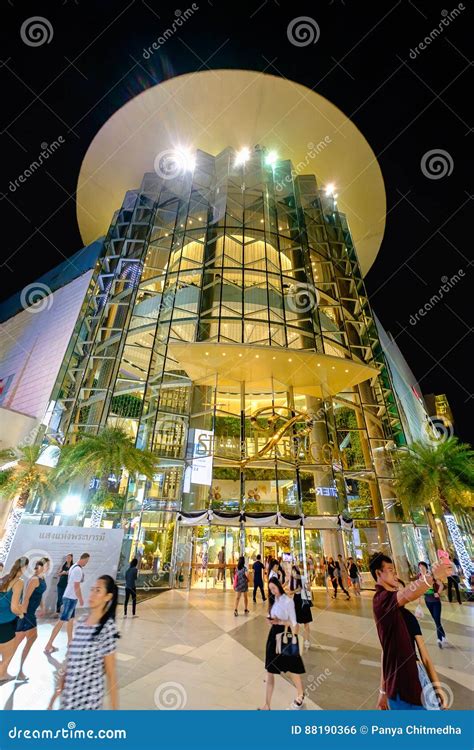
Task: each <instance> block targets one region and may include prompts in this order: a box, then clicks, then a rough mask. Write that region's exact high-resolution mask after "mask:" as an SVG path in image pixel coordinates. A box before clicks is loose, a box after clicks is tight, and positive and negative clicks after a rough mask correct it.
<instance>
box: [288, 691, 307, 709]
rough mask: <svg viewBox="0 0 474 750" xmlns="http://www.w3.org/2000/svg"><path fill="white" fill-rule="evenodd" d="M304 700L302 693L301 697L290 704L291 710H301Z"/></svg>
mask: <svg viewBox="0 0 474 750" xmlns="http://www.w3.org/2000/svg"><path fill="white" fill-rule="evenodd" d="M304 698H305V696H304V693H303V695H299V696H298V697H297V698H295V700H294V701H293V703H292V704H291V708H292V709H293V710H294V711H299V710H300V709H301V708H303V703H304Z"/></svg>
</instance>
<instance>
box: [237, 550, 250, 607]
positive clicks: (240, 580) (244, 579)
mask: <svg viewBox="0 0 474 750" xmlns="http://www.w3.org/2000/svg"><path fill="white" fill-rule="evenodd" d="M248 590H249V579H248V575H247V568H246V567H245V558H244V557H243V556H242V555H241V556H240V557H239V561H238V563H237V570H236V571H235V575H234V591H235V594H236V596H235V607H234V615H235V617H237V615H238V614H239V602H240V597H241V596H242V594H243V595H244V606H245V609H244V614H245V615H248V613H249V598H248Z"/></svg>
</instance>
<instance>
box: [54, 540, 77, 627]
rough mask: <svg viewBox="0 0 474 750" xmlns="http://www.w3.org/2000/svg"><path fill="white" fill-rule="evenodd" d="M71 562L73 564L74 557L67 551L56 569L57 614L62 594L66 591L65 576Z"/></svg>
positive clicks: (59, 609)
mask: <svg viewBox="0 0 474 750" xmlns="http://www.w3.org/2000/svg"><path fill="white" fill-rule="evenodd" d="M73 564H74V558H73V556H72V554H71V553H69V554H68V555H66V558H65V560H64V562H63V563H62V564H61V565H60V566H59V568H58V571H57V576H58V585H57V587H56V591H57V599H56V614H57V615H59V613H60V611H61V606H62V603H63V596H64V592H65V591H66V586H67V577H68V574H69V571H70V569H71V568H72V566H73Z"/></svg>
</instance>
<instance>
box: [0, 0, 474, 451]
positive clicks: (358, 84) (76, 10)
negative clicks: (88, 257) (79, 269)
mask: <svg viewBox="0 0 474 750" xmlns="http://www.w3.org/2000/svg"><path fill="white" fill-rule="evenodd" d="M196 5H198V6H199V8H198V9H197V10H196V11H195V12H194V13H193V15H192V17H191V18H190V19H189V20H188V21H187V22H186V23H184V24H183V25H182V27H181V28H180V29H179V31H178V32H177V33H176V34H175V35H174V36H172V37H171V38H170V39H168V40H167V41H166V43H165V45H164V46H163V47H162V49H161V50H160V51H159V52H156V53H155V54H154V55H153V57H152V59H151V60H148V61H146V60H144V59H143V57H142V52H143V49H144V48H145V47H149V46H150V44H151V43H152V42H153V41H154V40H155V39H156V38H157V37H158V36H159V35H160V33H162V32H163V31H164V30H165V29H166V28H168V27H169V26H170V25H171V23H172V22H173V20H174V19H175V18H176V17H177V15H179V11H181V12H184V11H185V10H186V8H188V7H190V6H191V3H188V2H187V0H186V2H183V3H182V4H181V5H179V6H178V5H177V4H176V3H173V4H172V3H167V2H160V3H157V2H154V1H153V0H146V2H145V1H142V0H114V2H108V1H106V0H100V2H98V1H96V2H90V1H87V0H77V1H75V0H51V1H50V2H34V3H28V2H22V0H4V2H3V3H2V11H3V35H2V55H1V57H2V71H1V72H2V100H3V102H2V103H3V107H2V109H3V115H2V127H1V130H2V141H1V143H2V146H1V155H2V166H3V172H2V184H1V186H0V192H1V195H2V198H3V200H2V201H1V203H0V208H1V210H2V229H3V232H2V245H1V256H2V263H3V265H2V270H1V279H2V297H7V296H9V295H10V294H11V293H13V292H15V291H17V290H20V289H22V288H23V287H24V286H25V285H26V284H28V283H30V282H31V281H33V280H34V279H35V278H36V277H38V276H39V275H40V274H42V273H44V272H45V271H47V270H49V269H50V268H52V267H53V266H55V265H57V264H58V263H60V262H61V261H62V260H63V259H64V258H65V257H68V256H70V255H72V254H73V253H74V252H76V251H77V250H78V249H79V248H80V247H81V246H82V243H81V239H80V235H79V230H78V226H77V221H76V210H75V203H74V200H75V198H74V190H75V187H76V182H77V176H78V173H79V169H80V166H81V162H82V159H83V156H84V154H85V153H86V151H87V148H88V146H89V144H90V142H91V141H92V139H93V138H94V136H95V134H96V133H97V131H98V130H99V129H100V128H101V126H102V125H103V123H104V122H106V121H107V120H108V118H109V117H110V116H111V115H112V114H113V113H114V112H115V111H116V110H117V109H119V108H120V107H121V106H122V105H123V104H125V103H126V102H127V101H129V100H130V99H131V98H133V97H134V96H136V95H137V94H139V93H140V92H141V91H143V90H144V89H146V88H148V87H150V86H153V85H154V84H155V83H157V82H160V81H162V80H165V79H167V78H171V77H173V76H176V75H179V74H182V73H188V72H192V71H196V70H206V69H208V68H211V69H216V68H246V69H251V70H257V71H267V72H269V73H272V74H274V75H280V76H285V77H286V78H289V79H291V80H294V81H297V82H298V83H301V84H303V85H306V86H308V87H309V88H313V89H314V90H315V91H317V92H318V93H319V94H321V95H322V96H324V97H326V98H327V99H329V100H330V101H332V102H333V103H334V104H335V105H336V106H337V107H339V108H340V109H341V110H342V111H343V112H344V113H345V114H346V115H347V116H349V117H350V118H351V119H352V120H353V122H354V123H355V124H356V125H357V127H358V128H359V129H360V130H361V132H362V133H363V134H364V135H365V137H366V138H367V140H368V142H369V144H370V145H371V147H372V149H373V150H374V152H375V154H376V156H377V158H378V161H379V164H380V166H381V169H382V173H383V176H384V180H385V186H386V191H387V200H388V216H387V227H386V231H385V238H384V241H383V244H382V247H381V250H380V252H379V255H378V258H377V260H376V262H375V264H374V266H373V267H372V269H371V271H370V272H369V274H368V276H367V278H366V282H367V287H368V292H369V297H370V299H371V301H372V304H373V307H374V309H375V310H376V312H377V314H378V315H379V317H380V319H381V321H382V323H383V324H384V326H385V327H386V328H387V329H388V330H389V331H391V332H392V334H393V335H394V336H395V338H396V340H397V343H398V345H399V346H400V348H401V349H402V351H403V353H404V355H405V357H406V359H407V360H408V362H409V364H410V366H411V368H412V370H413V372H414V373H415V375H416V377H417V379H418V381H419V383H420V385H421V388H422V391H423V392H424V393H431V392H437V393H440V392H441V393H446V394H447V396H448V399H449V401H450V403H451V406H452V409H453V412H454V417H455V425H454V429H455V434H457V435H459V437H461V438H462V439H464V440H470V441H473V437H474V435H473V433H474V430H473V416H474V415H473V404H474V400H473V398H472V395H473V394H472V390H473V388H472V378H471V377H470V373H469V370H468V362H470V361H471V360H472V346H473V338H472V334H473V329H472V320H473V317H472V308H473V305H472V298H473V291H472V266H471V263H472V258H473V253H472V245H473V241H472V236H471V232H470V230H469V226H470V221H469V220H470V218H471V216H472V208H473V203H472V199H473V187H472V182H471V181H470V180H469V179H468V172H470V174H469V176H471V174H472V156H470V153H472V151H471V152H470V150H469V147H470V146H471V145H472V127H471V124H470V121H469V110H471V112H472V102H471V99H472V87H473V83H472V75H469V73H470V71H469V65H470V62H469V56H468V55H469V50H470V48H472V46H471V41H472V39H471V34H470V33H469V29H468V27H469V24H472V15H473V12H474V8H473V6H472V4H470V3H469V2H468V1H467V0H465V3H464V5H463V4H462V3H461V4H457V3H447V4H443V3H439V2H433V1H432V0H430V1H427V2H422V1H421V0H416V2H410V1H409V0H400V2H384V3H375V2H363V1H362V0H359V1H357V2H356V0H345V2H343V1H342V0H321V2H311V3H309V2H305V3H301V2H300V3H298V2H283V0H279V2H276V0H264V1H263V2H260V1H259V0H257V1H256V2H255V3H245V2H235V3H233V2H230V1H229V0H225V1H224V0H222V1H221V2H219V1H218V0H212V2H211V0H209V1H208V0H198V2H197V3H196ZM454 8H459V9H460V12H459V16H458V17H453V18H452V20H450V18H449V17H447V15H446V11H448V12H449V14H451V13H452V10H453V9H454ZM463 8H464V10H463ZM32 16H42V17H44V18H46V19H47V21H49V24H50V26H51V30H50V31H47V34H48V35H49V36H51V32H52V38H50V41H49V43H43V44H41V45H39V46H30V45H29V44H26V43H25V42H24V41H23V40H22V35H21V27H22V24H23V23H24V22H25V21H26V19H28V18H31V17H32ZM300 16H308V17H309V23H310V25H312V27H313V29H316V26H315V24H317V27H318V28H319V38H318V39H317V42H316V43H314V44H313V43H310V44H307V45H306V46H296V45H294V44H292V43H290V41H289V39H288V34H287V30H288V26H289V24H290V23H291V22H292V21H293V19H296V18H299V17H300ZM443 18H444V20H445V23H446V24H447V25H442V24H441V25H442V31H439V29H440V22H441V21H442V19H443ZM433 29H437V30H438V33H437V35H433V40H432V42H431V44H429V46H426V49H424V50H423V49H421V50H419V51H418V52H416V51H415V48H417V47H418V48H419V44H420V42H423V40H424V38H425V37H427V36H428V35H429V34H430V33H431V32H432V31H433ZM24 34H25V32H24ZM410 51H411V53H410ZM59 136H62V137H63V138H64V140H65V143H64V144H63V145H62V146H61V149H60V151H58V152H57V153H55V154H54V155H53V156H51V157H50V158H49V160H48V161H47V163H46V164H45V165H44V166H43V167H42V168H41V169H40V170H38V171H37V172H36V173H35V174H33V175H32V176H31V177H30V178H29V179H28V180H27V181H26V182H25V183H23V184H21V185H20V186H19V187H18V188H17V189H16V190H15V191H12V190H11V189H10V187H9V184H10V181H12V180H15V179H16V178H17V177H18V175H19V174H20V173H22V172H23V170H24V169H26V167H27V166H28V164H29V163H30V162H31V161H32V160H33V159H35V158H37V157H38V155H39V152H40V150H41V148H42V146H41V144H43V143H52V141H54V140H55V139H57V138H58V137H59ZM440 150H441V152H442V153H441V157H440V159H441V160H437V159H435V160H434V162H433V163H432V166H431V167H430V163H431V162H430V158H429V156H427V157H425V163H426V166H423V167H422V159H423V157H424V155H425V154H427V153H428V152H430V151H436V152H439V151H440ZM469 166H471V169H470V170H469ZM437 169H439V170H440V171H436V170H437ZM430 170H431V171H430ZM335 173H337V165H336V168H335ZM130 187H134V186H130ZM460 270H461V271H462V272H463V274H464V275H461V274H459V271H460ZM454 274H458V278H459V280H458V281H457V282H455V283H454V284H452V285H451V284H450V286H451V288H450V289H449V290H448V291H447V292H446V293H445V295H444V299H443V300H441V301H440V302H438V303H437V304H436V305H435V306H434V308H433V309H432V310H430V311H429V312H428V313H427V314H426V316H425V317H424V318H420V319H419V321H415V324H414V325H413V320H414V318H412V317H411V316H414V315H415V314H416V313H417V311H418V309H419V308H420V307H422V306H423V305H424V304H425V303H426V302H428V301H429V300H430V298H431V297H432V296H433V295H434V294H436V293H437V292H438V291H439V289H440V287H441V286H442V284H443V280H444V279H445V277H448V278H449V279H450V278H451V277H453V275H454ZM410 319H411V320H412V323H410Z"/></svg>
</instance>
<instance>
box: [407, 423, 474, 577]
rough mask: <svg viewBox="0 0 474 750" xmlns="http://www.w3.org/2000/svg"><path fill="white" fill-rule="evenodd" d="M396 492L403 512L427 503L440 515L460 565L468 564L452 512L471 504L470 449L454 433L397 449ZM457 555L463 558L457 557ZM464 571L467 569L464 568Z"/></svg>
mask: <svg viewBox="0 0 474 750" xmlns="http://www.w3.org/2000/svg"><path fill="white" fill-rule="evenodd" d="M395 485H396V488H397V494H398V496H399V498H400V501H401V503H402V506H403V509H404V511H405V513H406V515H407V516H410V514H411V512H412V511H414V510H424V509H425V508H427V507H428V506H429V505H430V504H431V503H432V504H433V507H434V509H435V511H436V513H437V514H439V515H440V516H444V520H445V522H446V526H447V528H448V530H449V533H450V535H451V537H452V538H453V537H454V536H456V540H454V538H453V542H454V541H455V548H456V551H457V553H458V557H459V559H460V562H461V564H462V565H463V568H466V567H467V569H468V570H469V569H470V568H471V563H470V558H469V555H468V552H467V550H466V549H465V547H464V542H463V541H462V539H461V537H460V535H459V531H458V530H457V525H456V522H455V520H454V518H453V515H452V513H453V512H456V511H461V510H466V509H467V508H469V507H471V506H472V499H471V495H470V493H471V492H473V491H474V450H472V448H471V446H469V445H467V444H466V443H461V442H459V440H458V439H457V438H455V437H451V438H448V439H447V440H445V441H443V442H438V443H434V444H433V443H422V442H416V443H412V444H411V445H409V446H408V447H407V448H405V449H403V451H401V452H400V453H399V457H398V462H397V463H396V467H395ZM461 557H462V558H463V559H461ZM466 572H467V571H466Z"/></svg>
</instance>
